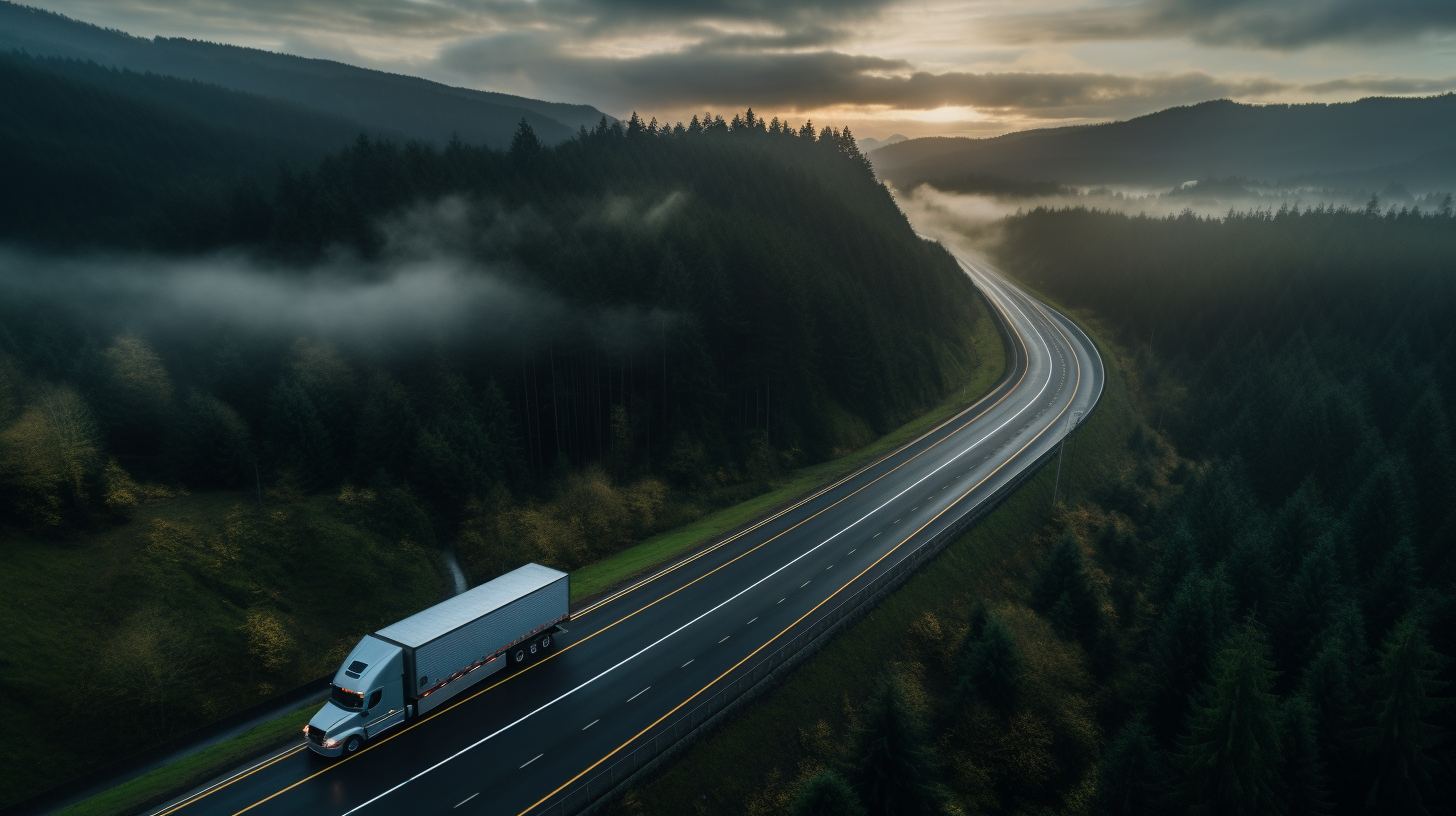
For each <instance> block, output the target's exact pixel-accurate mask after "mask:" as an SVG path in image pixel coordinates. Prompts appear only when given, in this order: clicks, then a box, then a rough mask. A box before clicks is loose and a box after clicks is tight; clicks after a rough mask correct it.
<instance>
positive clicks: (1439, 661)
mask: <svg viewBox="0 0 1456 816" xmlns="http://www.w3.org/2000/svg"><path fill="white" fill-rule="evenodd" d="M1446 662H1447V660H1446V658H1445V657H1444V656H1442V655H1440V654H1438V653H1437V652H1436V651H1435V650H1434V649H1432V648H1431V644H1430V640H1429V636H1428V635H1427V634H1426V631H1425V630H1424V629H1422V628H1421V627H1420V625H1419V621H1418V620H1417V618H1416V616H1415V615H1407V616H1406V617H1405V618H1402V619H1401V621H1400V623H1398V624H1396V626H1395V628H1394V629H1393V630H1391V632H1390V634H1389V635H1388V636H1387V637H1386V639H1385V644H1384V646H1383V647H1382V648H1381V653H1380V662H1379V666H1378V668H1377V669H1376V672H1375V674H1374V675H1373V676H1372V677H1371V678H1370V683H1369V687H1370V719H1371V720H1372V721H1373V723H1374V724H1373V725H1372V726H1370V727H1368V728H1366V729H1364V731H1363V732H1362V734H1361V740H1360V742H1361V745H1362V747H1363V748H1364V749H1365V751H1366V752H1367V754H1368V755H1369V757H1370V760H1371V762H1373V763H1374V766H1375V769H1374V777H1375V778H1374V782H1373V783H1372V784H1371V786H1370V792H1369V794H1368V795H1367V797H1366V800H1365V804H1366V807H1369V808H1372V809H1375V810H1377V811H1378V812H1382V813H1412V814H1425V813H1427V812H1428V811H1427V810H1426V805H1425V803H1426V801H1427V799H1428V797H1429V796H1430V795H1431V792H1432V788H1431V771H1432V770H1433V769H1434V768H1435V765H1436V763H1435V760H1434V758H1433V757H1431V755H1430V751H1431V749H1432V748H1434V747H1436V746H1437V745H1439V744H1440V743H1441V741H1442V739H1443V738H1444V736H1445V735H1444V733H1443V730H1442V729H1441V728H1440V727H1439V726H1437V725H1435V724H1433V723H1432V718H1433V715H1434V714H1435V713H1436V712H1437V710H1438V709H1439V708H1441V707H1443V706H1444V705H1445V701H1444V700H1438V699H1435V698H1433V696H1432V695H1433V693H1435V692H1438V691H1440V690H1441V689H1442V688H1444V687H1445V686H1446V685H1447V684H1446V683H1445V682H1444V681H1440V680H1437V679H1436V674H1437V673H1438V671H1439V670H1440V669H1441V668H1442V667H1443V666H1444V665H1445V663H1446Z"/></svg>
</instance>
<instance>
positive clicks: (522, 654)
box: [516, 649, 526, 663]
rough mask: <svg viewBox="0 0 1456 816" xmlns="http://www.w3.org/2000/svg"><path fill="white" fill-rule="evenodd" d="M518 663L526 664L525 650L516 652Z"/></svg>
mask: <svg viewBox="0 0 1456 816" xmlns="http://www.w3.org/2000/svg"><path fill="white" fill-rule="evenodd" d="M516 662H517V663H525V662H526V650H525V649H517V650H516Z"/></svg>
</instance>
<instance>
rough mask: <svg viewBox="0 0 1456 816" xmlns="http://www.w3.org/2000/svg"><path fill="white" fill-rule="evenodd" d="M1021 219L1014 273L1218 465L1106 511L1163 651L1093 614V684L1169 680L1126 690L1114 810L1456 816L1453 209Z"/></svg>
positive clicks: (1113, 550)
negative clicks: (1111, 331) (1160, 493)
mask: <svg viewBox="0 0 1456 816" xmlns="http://www.w3.org/2000/svg"><path fill="white" fill-rule="evenodd" d="M1003 227H1004V237H1003V241H1002V243H1001V245H1000V250H999V254H1000V257H1001V259H1002V260H1003V261H1004V263H1005V264H1006V265H1007V267H1008V268H1011V269H1014V270H1016V272H1017V274H1018V275H1019V276H1021V277H1022V278H1023V279H1025V280H1027V281H1028V282H1030V283H1031V284H1032V285H1034V286H1036V287H1039V288H1041V289H1042V290H1043V291H1045V292H1047V293H1048V294H1050V295H1051V296H1052V297H1054V298H1057V299H1059V300H1060V301H1061V302H1063V303H1065V304H1067V305H1070V306H1074V307H1082V308H1090V309H1091V310H1093V312H1095V313H1096V314H1097V315H1098V316H1099V317H1101V318H1103V319H1105V320H1106V321H1108V323H1109V324H1111V325H1112V326H1113V327H1115V329H1116V331H1117V333H1118V334H1119V335H1120V337H1121V340H1122V341H1123V342H1124V343H1125V344H1127V346H1128V347H1129V348H1132V349H1134V350H1136V351H1137V354H1138V357H1139V359H1140V368H1141V370H1142V372H1143V376H1144V387H1145V389H1146V393H1147V396H1148V403H1147V410H1148V411H1149V412H1150V413H1149V416H1148V419H1149V421H1150V422H1152V423H1153V424H1154V430H1155V432H1156V431H1160V432H1161V433H1163V434H1166V436H1167V438H1168V439H1169V440H1170V441H1172V442H1173V443H1175V444H1176V445H1177V447H1178V451H1179V453H1180V454H1181V455H1182V456H1185V457H1189V458H1190V459H1192V460H1194V461H1195V462H1197V464H1196V465H1193V466H1191V467H1190V468H1188V473H1187V474H1186V480H1185V483H1184V484H1183V485H1182V487H1181V489H1180V490H1178V491H1175V492H1174V493H1173V494H1171V495H1170V496H1169V497H1168V498H1167V499H1166V500H1165V501H1161V502H1148V501H1145V500H1144V497H1145V492H1144V490H1145V488H1146V485H1145V484H1141V483H1140V480H1139V477H1140V476H1146V473H1136V472H1135V473H1130V474H1128V477H1127V478H1126V479H1124V480H1123V481H1121V482H1120V483H1117V484H1112V485H1108V486H1107V488H1106V489H1105V490H1104V491H1103V492H1102V494H1101V495H1100V496H1099V497H1098V500H1099V502H1100V503H1101V505H1102V506H1103V507H1105V508H1106V509H1107V510H1108V511H1109V512H1110V513H1111V516H1110V517H1111V518H1114V519H1116V520H1117V521H1116V523H1114V524H1112V525H1111V526H1110V527H1109V528H1108V530H1107V532H1106V533H1105V534H1104V535H1103V536H1102V538H1103V541H1102V542H1101V545H1102V546H1100V547H1099V548H1098V552H1097V555H1096V558H1097V559H1098V561H1099V566H1100V569H1099V570H1098V571H1099V573H1104V574H1110V575H1112V576H1114V577H1113V579H1112V581H1111V584H1110V589H1109V591H1108V594H1109V599H1108V600H1107V601H1106V602H1105V603H1106V605H1107V606H1110V607H1111V608H1112V609H1113V610H1115V612H1116V614H1117V615H1119V616H1121V617H1122V618H1123V620H1129V613H1132V614H1131V619H1133V620H1138V619H1141V620H1140V625H1141V626H1142V628H1143V631H1142V632H1141V633H1140V637H1139V638H1138V639H1137V640H1136V641H1134V642H1133V643H1132V644H1131V648H1130V649H1129V650H1128V651H1127V652H1126V654H1125V655H1123V656H1121V657H1120V658H1119V656H1118V654H1117V650H1115V649H1110V650H1109V649H1108V648H1106V647H1104V646H1102V645H1100V644H1099V641H1098V639H1097V635H1096V632H1097V630H1098V629H1099V628H1100V627H1102V626H1104V625H1105V624H1103V623H1100V622H1099V621H1100V620H1102V618H1103V615H1102V614H1099V613H1098V612H1097V606H1098V604H1096V603H1094V602H1091V601H1090V599H1089V600H1088V601H1083V603H1084V604H1086V609H1087V613H1086V614H1079V615H1077V616H1076V618H1075V620H1076V626H1075V628H1076V629H1077V630H1078V631H1079V632H1081V633H1082V634H1083V635H1084V636H1085V638H1087V639H1086V640H1085V641H1084V642H1085V643H1086V644H1087V648H1088V652H1089V655H1090V659H1091V663H1092V665H1094V666H1097V665H1099V663H1107V662H1112V661H1115V660H1117V659H1125V660H1130V661H1134V662H1136V663H1138V664H1141V665H1143V666H1145V667H1146V669H1147V671H1146V672H1145V673H1144V675H1143V678H1144V679H1143V680H1142V681H1141V682H1138V683H1136V684H1129V685H1128V686H1126V687H1124V688H1121V689H1117V690H1110V689H1109V691H1111V693H1113V694H1115V695H1117V696H1118V697H1119V698H1120V699H1119V702H1120V703H1121V705H1119V706H1118V707H1116V708H1115V709H1114V711H1115V712H1116V716H1112V717H1109V720H1111V722H1110V723H1109V725H1110V726H1111V727H1110V728H1109V733H1110V740H1109V742H1108V744H1107V745H1106V747H1105V750H1104V752H1103V756H1102V760H1101V768H1100V772H1099V774H1098V790H1097V792H1096V796H1095V802H1096V803H1097V807H1096V808H1095V809H1097V810H1100V811H1101V812H1107V813H1134V812H1139V813H1148V812H1154V811H1156V810H1157V809H1159V808H1166V809H1169V810H1172V811H1176V812H1184V811H1187V812H1212V813H1235V812H1238V813H1291V814H1292V813H1359V812H1376V813H1423V812H1449V807H1450V803H1451V802H1452V801H1453V796H1456V791H1453V789H1452V788H1451V780H1452V779H1453V778H1456V774H1453V770H1456V769H1453V765H1452V762H1453V758H1456V757H1453V754H1452V747H1453V746H1452V745H1451V743H1450V741H1449V734H1450V729H1451V725H1452V722H1451V713H1452V712H1451V709H1450V706H1449V701H1450V696H1449V692H1448V691H1447V688H1448V681H1449V678H1450V676H1451V674H1450V671H1451V665H1450V661H1449V660H1448V658H1447V657H1446V656H1448V655H1452V654H1456V637H1453V635H1456V606H1453V603H1456V549H1453V546H1452V544H1453V536H1456V515H1453V512H1456V501H1453V499H1456V496H1453V493H1452V490H1453V488H1456V459H1453V448H1452V438H1451V427H1450V425H1451V418H1450V414H1449V408H1448V406H1450V405H1451V404H1452V401H1453V399H1456V365H1453V360H1452V355H1453V354H1456V332H1453V324H1452V323H1451V320H1450V313H1451V309H1452V307H1453V305H1456V275H1453V273H1456V260H1453V259H1456V218H1453V217H1452V213H1451V207H1450V200H1449V198H1448V199H1447V200H1446V202H1445V205H1444V207H1442V208H1441V209H1440V210H1438V211H1436V212H1428V213H1422V212H1420V211H1419V210H1415V209H1405V208H1402V209H1398V210H1397V209H1395V208H1390V209H1388V210H1382V208H1381V207H1380V206H1379V202H1378V200H1376V199H1372V200H1371V202H1370V204H1369V205H1368V206H1367V207H1366V208H1364V209H1363V210H1348V209H1343V208H1341V209H1328V208H1314V209H1303V210H1301V209H1299V208H1282V209H1280V210H1278V211H1274V212H1269V211H1265V212H1254V213H1244V214H1239V213H1230V214H1229V215H1228V216H1226V217H1223V218H1198V217H1195V216H1192V215H1184V216H1182V217H1173V218H1165V219H1155V218H1139V217H1128V216H1124V215H1116V214H1108V213H1100V212H1095V211H1088V210H1081V209H1072V210H1058V211H1050V210H1037V211H1033V212H1030V213H1027V214H1025V215H1023V216H1018V217H1014V218H1011V219H1008V220H1007V221H1006V222H1005V223H1004V224H1003ZM1136 443H1137V444H1138V445H1146V444H1149V441H1148V440H1137V442H1136ZM1143 481H1146V480H1145V479H1143ZM1144 552H1145V553H1147V554H1149V556H1155V557H1150V558H1149V559H1148V561H1149V563H1147V564H1143V565H1139V564H1138V563H1137V560H1136V559H1132V558H1130V556H1131V555H1134V554H1138V553H1144ZM1080 557H1081V553H1080V552H1074V551H1073V550H1072V549H1071V548H1060V549H1057V550H1055V551H1054V554H1053V556H1052V559H1051V561H1050V562H1049V563H1048V564H1047V566H1046V568H1045V571H1044V577H1043V579H1042V580H1041V582H1040V583H1039V584H1038V586H1037V589H1038V593H1039V595H1038V598H1036V599H1034V604H1033V605H1034V606H1038V608H1040V609H1042V610H1044V611H1045V612H1046V613H1047V614H1048V615H1049V616H1050V618H1051V620H1052V622H1053V625H1054V626H1058V621H1059V618H1058V611H1057V607H1058V606H1059V605H1060V604H1061V603H1062V600H1053V598H1054V597H1057V598H1071V599H1072V601H1073V602H1074V605H1075V602H1076V601H1078V600H1079V599H1080V598H1083V597H1084V596H1086V593H1087V590H1088V586H1089V585H1088V583H1087V580H1086V578H1085V576H1086V575H1087V567H1086V566H1083V565H1081V564H1080V563H1076V562H1080ZM1068 576H1071V577H1070V578H1069V577H1068ZM1049 582H1052V583H1055V587H1060V586H1066V587H1070V588H1071V589H1070V590H1068V591H1070V592H1071V594H1070V595H1058V593H1057V591H1056V588H1055V587H1053V588H1052V589H1050V590H1048V589H1046V588H1047V587H1048V586H1051V584H1050V583H1049ZM1134 599H1135V600H1136V603H1134V602H1133V601H1134ZM1139 607H1141V608H1139ZM983 640H984V642H985V643H987V644H992V645H987V646H981V647H979V648H980V649H981V652H979V654H981V655H982V656H983V657H982V658H981V660H982V662H983V663H984V662H985V659H984V657H985V655H987V654H991V653H993V652H994V644H993V641H994V638H984V639H983ZM993 662H994V661H993ZM973 663H974V661H973ZM975 665H981V664H979V663H977V664H975ZM977 671H980V672H982V673H983V674H982V676H983V677H987V678H994V677H995V674H994V673H992V674H986V672H988V671H989V670H988V669H986V668H984V666H983V667H982V668H979V669H977ZM995 687H996V686H995V683H994V682H993V681H992V680H986V681H984V682H980V683H978V684H977V688H978V689H979V688H984V689H994V688H995Z"/></svg>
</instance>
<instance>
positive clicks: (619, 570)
mask: <svg viewBox="0 0 1456 816" xmlns="http://www.w3.org/2000/svg"><path fill="white" fill-rule="evenodd" d="M975 342H976V346H977V348H978V349H981V350H982V351H983V353H982V359H983V360H984V361H985V364H984V365H983V366H981V368H980V369H979V370H978V371H977V372H976V373H975V375H974V376H973V377H972V378H971V379H970V380H969V381H968V382H966V383H965V384H963V385H962V386H961V387H960V388H958V389H956V390H955V391H954V392H953V393H951V394H950V395H949V396H948V397H946V399H945V400H943V401H942V402H941V404H940V405H938V406H937V407H936V408H934V409H933V410H931V411H928V412H926V413H925V414H922V415H921V416H919V417H916V418H915V419H913V420H911V421H910V422H907V423H906V424H904V425H902V426H901V427H899V428H897V429H896V430H894V431H892V432H890V433H888V434H886V435H884V436H883V437H880V438H879V439H877V440H875V441H874V442H872V443H870V444H868V445H866V446H864V447H862V448H860V449H858V450H856V451H854V452H852V453H849V454H847V455H845V456H842V457H840V458H838V459H835V460H832V461H829V462H824V463H821V464H817V465H812V466H809V467H804V468H800V469H798V470H795V471H793V472H792V473H790V474H789V475H788V477H787V478H785V479H784V480H783V481H782V482H781V483H779V484H777V485H776V486H775V487H774V489H772V490H770V491H768V492H766V493H763V494H761V495H759V496H755V497H754V498H752V499H749V500H747V501H744V502H741V503H739V504H736V505H733V506H731V507H726V508H723V509H721V510H718V511H716V512H713V513H710V514H709V515H707V516H705V517H703V518H701V519H699V520H697V521H695V522H693V523H691V524H688V525H685V526H683V527H680V528H677V529H674V530H670V531H667V532H665V533H662V534H660V535H657V536H654V537H652V538H650V539H648V540H647V541H644V542H642V543H641V544H638V545H636V546H634V547H631V548H629V549H627V550H624V551H622V552H620V553H618V554H616V555H613V556H611V557H609V558H606V559H604V560H602V561H600V562H597V563H595V564H592V565H589V566H587V567H583V568H582V569H579V570H576V571H575V572H574V573H572V600H573V601H576V600H578V599H581V598H585V597H590V596H591V595H594V594H598V593H601V592H603V591H605V590H608V589H610V588H611V587H613V586H615V585H617V584H619V583H621V582H623V581H625V580H628V579H630V578H631V577H632V576H634V575H637V574H639V573H641V572H643V571H644V570H647V569H650V568H651V567H652V566H654V565H656V564H660V563H662V562H664V561H667V560H670V559H671V558H673V557H674V556H677V555H679V554H681V553H683V552H685V551H687V550H690V549H691V548H693V547H695V546H697V545H699V544H701V543H702V542H704V541H706V540H709V539H712V538H715V537H717V536H720V535H723V534H724V533H727V532H729V531H731V530H733V529H735V528H737V527H739V526H742V525H744V524H746V523H748V522H751V521H752V520H754V519H756V518H758V517H760V516H763V515H765V514H767V513H769V512H771V511H773V510H774V509H776V508H778V507H780V506H782V505H784V504H786V503H788V502H790V501H792V500H794V499H795V498H797V497H799V496H802V495H803V494H805V493H807V492H809V491H811V490H813V489H815V488H817V487H818V486H820V485H823V484H826V483H829V482H832V481H834V480H836V479H838V478H840V477H842V476H844V475H847V474H848V473H850V472H853V471H854V470H856V469H859V468H861V467H863V466H865V465H867V464H869V463H871V462H873V461H874V460H875V459H877V458H880V457H882V456H884V455H886V454H888V453H890V452H891V451H893V450H895V449H896V448H898V447H900V446H901V445H904V444H906V443H907V442H910V441H911V440H913V439H915V438H916V437H918V436H919V435H921V434H923V433H925V432H926V431H928V430H930V429H931V428H933V427H935V425H937V424H939V423H940V422H943V421H944V420H946V419H947V418H949V417H951V416H953V415H954V414H955V413H956V412H957V411H959V410H961V409H962V408H964V407H965V406H966V405H968V404H970V403H972V402H974V401H975V400H976V399H978V398H979V397H980V396H981V395H982V394H985V393H986V392H987V391H989V390H990V389H991V387H992V386H994V385H995V384H996V382H998V381H999V380H1000V379H1001V376H1002V374H1003V373H1004V372H1005V354H1004V350H1003V349H1004V346H1003V343H1002V339H1001V336H1000V334H999V333H998V331H997V329H996V326H995V324H994V323H993V322H992V321H991V320H981V321H978V323H977V333H976V336H975ZM239 495H241V494H239ZM233 498H234V499H237V498H238V497H236V496H234V497H233ZM196 500H197V499H196V498H194V497H189V498H184V499H179V500H175V502H176V503H177V505H176V507H174V508H173V512H178V510H177V508H179V507H180V508H185V507H186V506H187V505H188V502H190V501H196ZM319 501H320V502H322V501H332V498H331V497H321V498H320V499H319ZM311 504H312V502H311ZM128 526H131V527H135V526H137V525H136V523H135V522H133V524H132V525H128ZM88 549H89V548H88ZM124 549H125V548H120V549H113V550H106V549H103V550H102V551H101V552H102V553H103V554H105V553H108V552H109V556H106V557H110V558H112V559H118V558H119V557H120V556H121V555H122V552H123V551H124ZM91 557H98V556H91ZM52 569H61V570H62V572H60V573H57V574H67V572H66V571H68V570H71V569H87V570H91V569H93V565H81V564H68V565H67V566H66V567H65V568H64V569H62V568H61V567H52ZM83 594H84V593H83ZM83 614H85V613H83ZM311 710H312V709H311V708H310V709H308V710H306V711H300V712H297V713H294V714H290V715H288V716H286V717H283V718H280V719H279V720H276V721H274V722H272V723H268V724H265V725H261V726H258V727H257V728H254V729H252V730H251V731H248V732H247V733H245V734H242V735H239V736H238V737H235V738H233V739H231V740H228V741H226V742H223V743H220V744H218V745H216V746H213V747H211V748H208V749H206V750H205V751H201V752H199V753H198V754H196V755H194V756H192V757H188V758H187V759H184V760H180V761H178V762H176V763H173V764H172V765H169V766H168V767H166V768H162V769H158V770H157V771H153V772H151V773H148V774H146V775H144V776H141V777H138V778H137V779H134V780H131V781H129V782H127V783H125V784H123V785H121V786H118V787H117V788H114V789H112V790H110V791H107V792H106V793H104V794H99V795H97V796H95V797H92V798H90V799H87V800H85V801H84V802H81V803H78V804H76V805H74V806H72V807H70V808H67V809H66V810H64V811H62V812H61V813H62V814H64V816H92V814H115V813H124V812H132V811H135V810H137V809H139V808H141V807H142V806H143V805H144V804H147V803H154V802H157V801H158V800H160V799H163V798H165V797H166V796H167V795H169V794H175V793H176V792H178V791H180V790H183V789H185V788H187V787H189V786H191V785H195V784H197V783H199V782H201V781H203V780H205V779H207V778H210V777H212V776H215V775H216V774H218V773H220V772H222V771H224V770H226V769H228V768H231V767H234V766H235V765H237V764H239V763H241V762H244V761H246V760H248V759H249V758H252V757H256V756H259V755H261V754H264V753H266V752H267V751H268V750H271V749H273V748H275V747H277V746H279V745H280V744H282V743H284V742H286V741H287V740H290V739H292V735H293V732H294V731H296V730H297V729H298V728H299V727H301V723H302V722H303V721H305V720H306V719H307V715H308V714H309V713H311Z"/></svg>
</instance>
